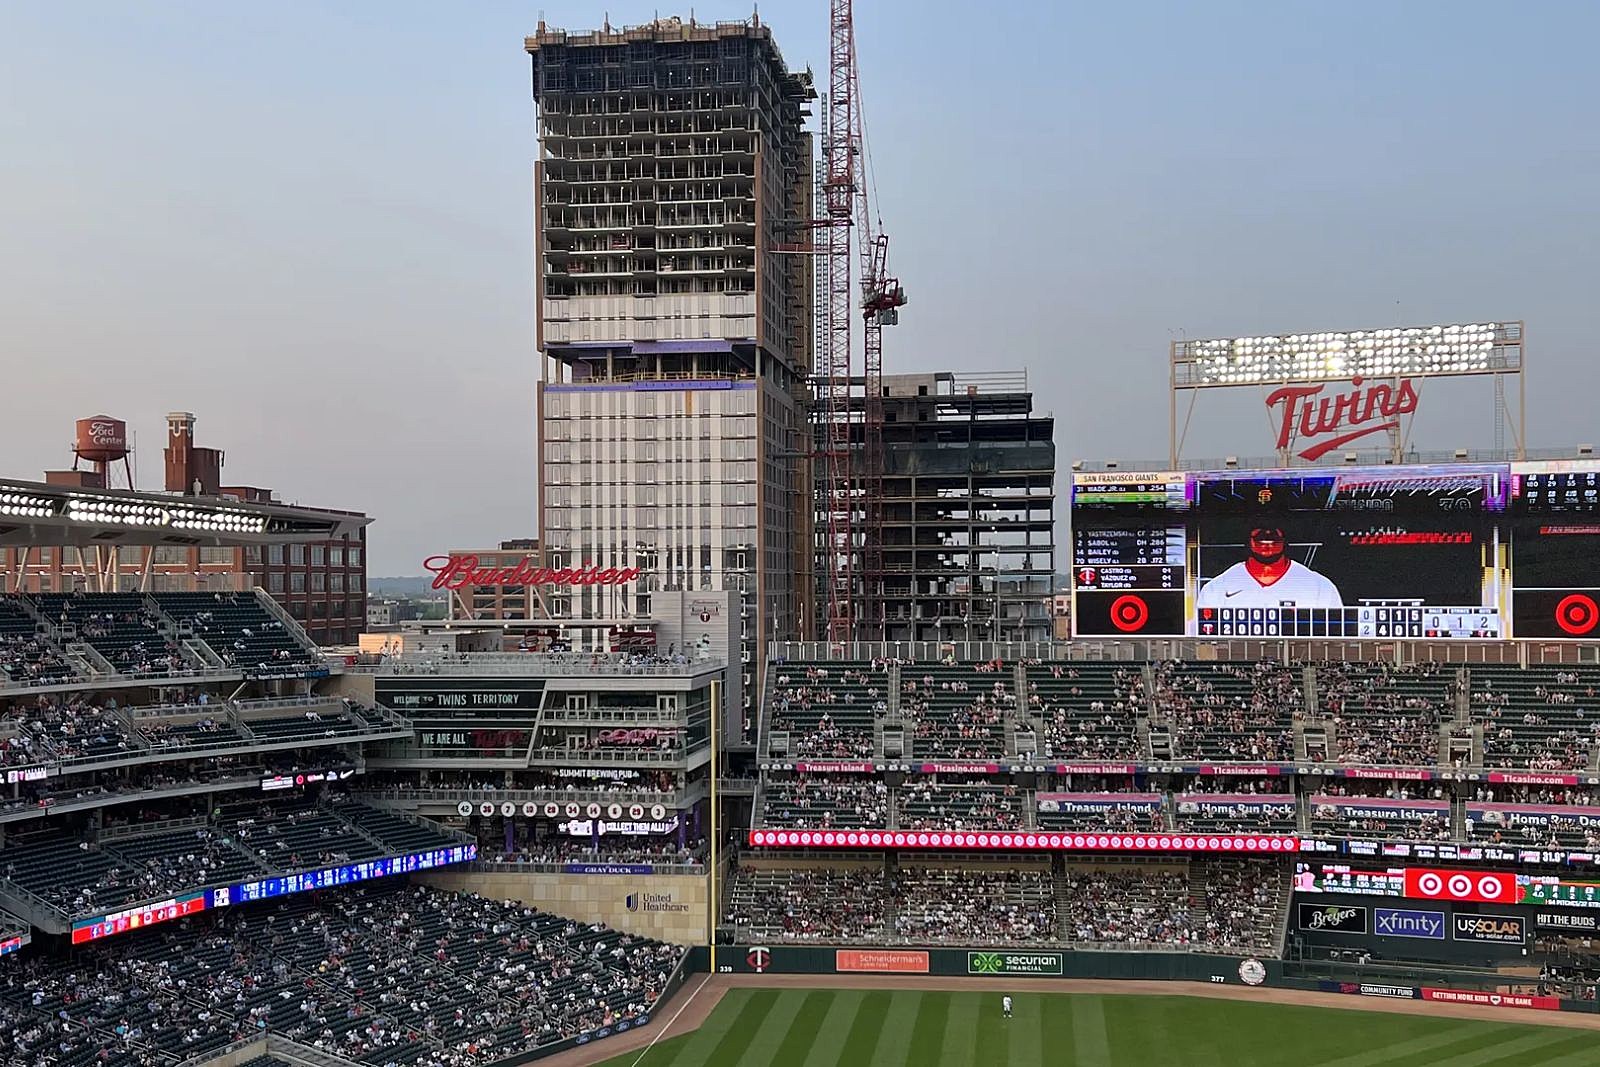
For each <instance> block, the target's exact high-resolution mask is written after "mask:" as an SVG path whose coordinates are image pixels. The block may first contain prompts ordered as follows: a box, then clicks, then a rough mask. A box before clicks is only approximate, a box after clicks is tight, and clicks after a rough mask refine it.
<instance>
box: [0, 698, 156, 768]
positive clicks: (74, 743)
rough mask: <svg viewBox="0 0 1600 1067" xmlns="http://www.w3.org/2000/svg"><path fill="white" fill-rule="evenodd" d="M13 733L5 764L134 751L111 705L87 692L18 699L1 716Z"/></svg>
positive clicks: (126, 729) (131, 736) (127, 728)
mask: <svg viewBox="0 0 1600 1067" xmlns="http://www.w3.org/2000/svg"><path fill="white" fill-rule="evenodd" d="M3 721H4V722H5V723H6V724H8V725H9V726H10V727H11V728H12V729H13V730H15V731H16V732H15V733H14V734H13V735H12V744H11V745H10V746H9V747H8V750H7V751H6V753H5V759H6V760H7V761H8V763H10V764H26V763H29V762H36V761H39V760H60V759H72V758H74V757H77V756H90V755H107V754H110V753H115V752H124V751H127V750H128V749H130V748H134V747H137V742H136V741H135V740H134V738H133V735H132V734H131V732H130V731H129V727H128V723H127V721H126V720H125V719H124V718H123V717H122V716H121V714H119V713H118V712H117V711H116V710H115V708H114V706H113V705H112V704H111V703H109V702H107V701H102V700H99V699H96V698H95V697H94V696H92V695H91V694H87V693H66V694H60V695H50V696H43V695H41V696H38V697H35V698H33V699H32V700H21V701H18V702H17V703H15V704H13V705H12V706H11V707H10V708H9V709H7V710H6V711H5V713H4V720H3Z"/></svg>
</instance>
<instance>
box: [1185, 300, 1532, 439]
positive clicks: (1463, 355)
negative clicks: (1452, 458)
mask: <svg viewBox="0 0 1600 1067" xmlns="http://www.w3.org/2000/svg"><path fill="white" fill-rule="evenodd" d="M1523 335H1524V327H1523V323H1522V322H1520V321H1500V322H1488V321H1485V322H1474V323H1458V324H1454V325H1434V326H1408V327H1400V328H1392V329H1376V330H1347V331H1338V332H1323V333H1295V334H1274V335H1264V336H1251V337H1221V338H1213V339H1208V340H1193V341H1191V340H1187V339H1185V340H1181V341H1173V342H1172V346H1171V355H1170V360H1169V364H1170V389H1169V392H1168V440H1169V442H1170V447H1169V449H1168V452H1169V456H1168V459H1169V461H1170V463H1171V464H1172V465H1173V466H1174V467H1177V466H1179V465H1180V463H1181V461H1182V458H1183V445H1184V440H1185V438H1186V437H1187V435H1188V428H1189V423H1190V421H1192V419H1193V416H1194V407H1195V403H1196V401H1197V400H1198V398H1199V395H1200V391H1201V390H1204V389H1239V388H1249V387H1258V388H1262V389H1266V390H1270V391H1269V392H1267V394H1266V397H1265V399H1266V402H1267V406H1268V407H1269V408H1270V409H1273V412H1274V415H1275V416H1276V419H1275V425H1276V426H1277V427H1278V440H1277V448H1278V453H1279V459H1280V460H1281V461H1282V462H1283V463H1284V465H1285V466H1287V465H1289V464H1290V463H1291V462H1292V461H1293V457H1295V456H1299V457H1301V458H1303V459H1306V460H1309V461H1314V460H1315V459H1317V458H1319V457H1321V456H1322V455H1325V454H1327V453H1329V452H1331V451H1333V450H1334V449H1335V448H1341V447H1343V446H1344V445H1345V444H1346V443H1349V442H1354V441H1357V440H1360V439H1362V438H1364V437H1367V436H1369V435H1371V434H1375V433H1379V432H1382V433H1385V434H1386V435H1387V436H1388V438H1389V458H1390V460H1391V462H1396V463H1398V462H1400V460H1401V459H1402V457H1403V453H1404V451H1405V447H1406V438H1407V435H1408V433H1409V428H1410V421H1409V417H1410V416H1411V414H1412V413H1413V412H1414V411H1415V410H1416V403H1417V387H1418V384H1419V383H1420V382H1421V381H1422V380H1423V379H1427V378H1463V377H1477V376H1482V375H1488V376H1490V377H1492V378H1493V380H1494V416H1493V417H1494V434H1495V449H1496V451H1497V452H1500V453H1504V452H1505V431H1506V427H1507V425H1508V424H1509V425H1510V429H1511V435H1512V442H1513V448H1514V451H1515V457H1516V458H1518V459H1521V458H1524V457H1525V456H1526V452H1527V438H1526V433H1525V427H1526V415H1527V399H1526V388H1525V385H1524V382H1523V365H1524V344H1523ZM1508 377H1515V378H1516V381H1517V412H1516V415H1515V417H1513V416H1512V415H1511V413H1510V411H1509V409H1508V406H1507V403H1506V394H1505V380H1506V378H1508ZM1338 385H1343V386H1345V387H1346V388H1345V389H1342V390H1341V389H1339V388H1336V387H1335V388H1330V386H1338ZM1179 393H1188V394H1189V410H1188V412H1187V413H1186V414H1185V417H1184V420H1183V425H1182V426H1181V427H1180V426H1179V423H1178V394H1179ZM1313 439H1317V440H1316V441H1315V442H1313ZM1303 444H1304V445H1307V447H1305V448H1304V449H1303V450H1302V449H1301V448H1299V446H1300V445H1303Z"/></svg>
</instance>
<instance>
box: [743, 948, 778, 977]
mask: <svg viewBox="0 0 1600 1067" xmlns="http://www.w3.org/2000/svg"><path fill="white" fill-rule="evenodd" d="M744 962H745V963H746V964H748V965H749V967H750V969H751V970H752V971H754V972H756V973H757V974H766V973H767V968H768V967H770V966H771V965H772V950H771V949H770V948H761V947H760V946H757V947H756V948H753V949H751V950H750V951H749V952H746V953H745V954H744Z"/></svg>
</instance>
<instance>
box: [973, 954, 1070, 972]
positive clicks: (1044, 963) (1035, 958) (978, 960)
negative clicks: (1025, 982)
mask: <svg viewBox="0 0 1600 1067" xmlns="http://www.w3.org/2000/svg"><path fill="white" fill-rule="evenodd" d="M967 973H968V974H996V975H1007V974H1016V975H1047V974H1060V973H1061V953H1059V952H969V953H967Z"/></svg>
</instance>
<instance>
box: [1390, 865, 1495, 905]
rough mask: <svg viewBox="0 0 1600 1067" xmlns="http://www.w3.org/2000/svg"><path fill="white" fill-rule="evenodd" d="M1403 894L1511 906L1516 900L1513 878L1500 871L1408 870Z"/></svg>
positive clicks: (1419, 897) (1413, 897)
mask: <svg viewBox="0 0 1600 1067" xmlns="http://www.w3.org/2000/svg"><path fill="white" fill-rule="evenodd" d="M1405 894H1406V896H1408V897H1411V898H1412V899H1414V900H1415V899H1422V900H1476V901H1479V902H1481V903H1484V904H1512V903H1515V902H1516V899H1517V878H1516V875H1514V874H1507V873H1505V872H1503V871H1430V870H1425V869H1422V868H1418V867H1408V868H1406V887H1405Z"/></svg>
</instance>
